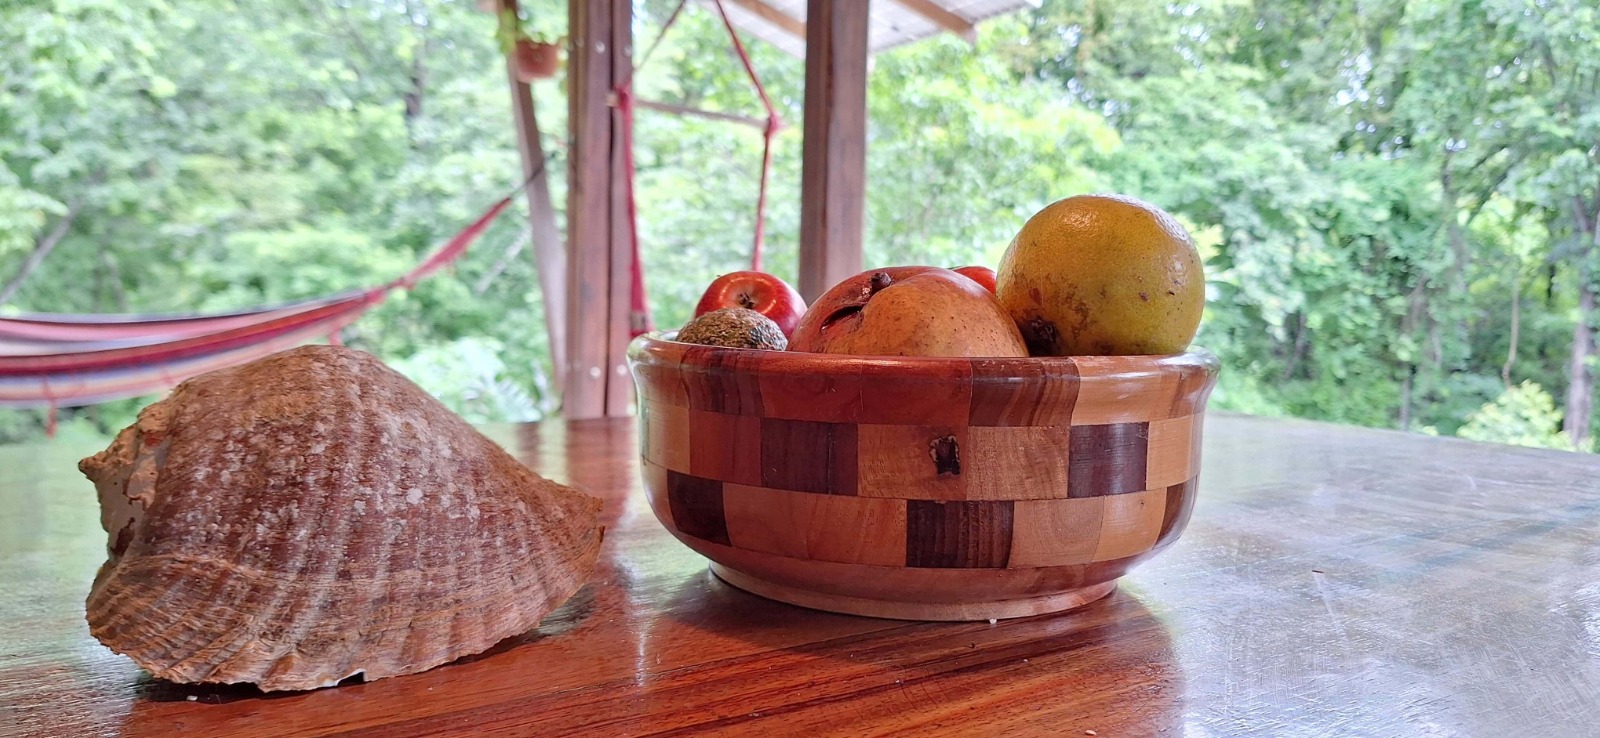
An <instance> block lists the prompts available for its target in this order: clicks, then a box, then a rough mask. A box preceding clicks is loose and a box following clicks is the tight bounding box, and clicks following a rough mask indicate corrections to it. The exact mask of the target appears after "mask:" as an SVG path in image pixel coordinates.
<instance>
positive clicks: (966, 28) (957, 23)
mask: <svg viewBox="0 0 1600 738" xmlns="http://www.w3.org/2000/svg"><path fill="white" fill-rule="evenodd" d="M894 2H897V3H899V4H900V5H901V6H902V7H904V8H905V9H906V10H909V11H911V12H913V13H916V14H917V15H920V16H922V17H924V18H927V19H928V21H929V22H931V23H933V24H934V25H936V26H938V27H940V28H943V29H944V30H946V31H948V32H950V33H953V34H955V35H956V36H957V37H959V38H960V39H961V40H963V41H966V42H967V43H969V44H972V45H974V46H976V45H977V44H978V29H976V28H974V27H973V26H972V24H971V23H969V22H968V21H967V19H966V18H962V17H961V16H959V15H956V14H955V13H952V12H950V11H948V10H945V9H944V7H943V6H941V5H939V4H938V3H936V2H934V1H933V0H894Z"/></svg>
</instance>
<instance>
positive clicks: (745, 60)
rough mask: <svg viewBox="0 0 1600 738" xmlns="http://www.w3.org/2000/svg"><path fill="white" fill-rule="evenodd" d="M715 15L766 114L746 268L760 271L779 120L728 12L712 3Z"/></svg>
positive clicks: (719, 1) (780, 120) (719, 4)
mask: <svg viewBox="0 0 1600 738" xmlns="http://www.w3.org/2000/svg"><path fill="white" fill-rule="evenodd" d="M716 3H717V15H720V16H722V27H723V28H726V29H728V40H729V41H732V42H733V50H734V52H735V53H737V54H738V55H739V62H740V63H741V64H743V65H744V72H745V74H747V75H749V77H750V84H752V85H754V86H755V88H756V95H757V96H758V97H760V98H761V107H763V108H765V109H766V111H767V127H766V129H765V130H763V131H762V132H761V189H760V191H759V194H757V195H756V234H755V242H754V243H753V244H751V246H750V268H751V269H753V270H755V271H758V272H759V271H761V251H762V247H763V246H764V245H765V240H766V230H767V229H766V222H767V180H768V179H770V177H771V173H772V139H773V138H775V137H777V135H778V131H780V130H782V129H783V120H782V119H781V118H779V117H778V109H777V108H775V107H773V105H772V98H770V97H767V88H766V87H765V86H764V85H762V84H761V76H760V75H758V74H756V67H755V65H754V64H752V63H751V62H750V54H749V53H748V52H746V51H745V49H744V42H743V41H740V40H739V32H738V31H735V30H734V28H733V22H732V21H730V20H728V11H727V9H725V8H723V7H722V0H716Z"/></svg>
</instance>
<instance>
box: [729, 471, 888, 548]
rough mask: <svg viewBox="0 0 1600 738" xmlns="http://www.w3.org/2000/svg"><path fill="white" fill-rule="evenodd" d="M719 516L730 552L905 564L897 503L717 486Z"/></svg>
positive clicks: (732, 485)
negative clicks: (723, 519)
mask: <svg viewBox="0 0 1600 738" xmlns="http://www.w3.org/2000/svg"><path fill="white" fill-rule="evenodd" d="M723 513H724V515H725V516H726V518H727V521H728V539H729V541H730V542H731V545H733V546H734V547H735V548H743V549H748V550H752V551H764V552H766V553H772V554H777V555H779V556H790V557H793V558H799V559H815V560H818V561H837V562H841V563H846V564H871V565H875V566H904V565H905V563H906V505H905V502H903V501H901V500H885V499H866V498H861V497H843V496H839V495H820V494H810V493H806V492H789V491H786V490H771V489H765V488H762V487H749V486H744V485H736V484H730V485H726V486H724V487H723Z"/></svg>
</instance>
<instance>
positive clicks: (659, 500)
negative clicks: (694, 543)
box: [639, 459, 678, 530]
mask: <svg viewBox="0 0 1600 738" xmlns="http://www.w3.org/2000/svg"><path fill="white" fill-rule="evenodd" d="M639 472H640V474H639V476H640V479H639V481H640V483H641V484H642V486H643V487H644V493H645V499H646V500H647V501H648V502H649V503H650V510H651V512H654V513H655V514H656V519H658V520H660V521H661V525H662V526H663V527H665V528H666V529H667V530H677V529H678V526H677V524H676V523H674V522H673V521H672V505H671V503H669V502H668V501H667V468H666V467H664V466H661V465H660V464H656V463H653V462H651V461H650V460H648V459H641V460H640V461H639Z"/></svg>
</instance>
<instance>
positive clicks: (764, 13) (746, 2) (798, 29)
mask: <svg viewBox="0 0 1600 738" xmlns="http://www.w3.org/2000/svg"><path fill="white" fill-rule="evenodd" d="M728 2H729V3H731V4H733V5H737V6H739V7H741V8H744V9H745V10H748V11H750V12H751V13H754V14H755V15H756V16H757V17H759V18H761V19H762V20H764V21H766V22H768V23H771V24H772V25H774V26H777V27H778V28H781V29H783V30H784V31H787V32H788V33H790V34H792V35H793V36H795V37H796V38H799V39H801V40H805V38H806V24H805V23H804V22H802V21H800V20H799V19H797V18H795V17H794V16H791V15H789V14H788V13H785V12H783V11H781V10H778V9H777V8H774V7H772V6H771V5H768V4H766V3H764V2H762V1H761V0H728Z"/></svg>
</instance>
